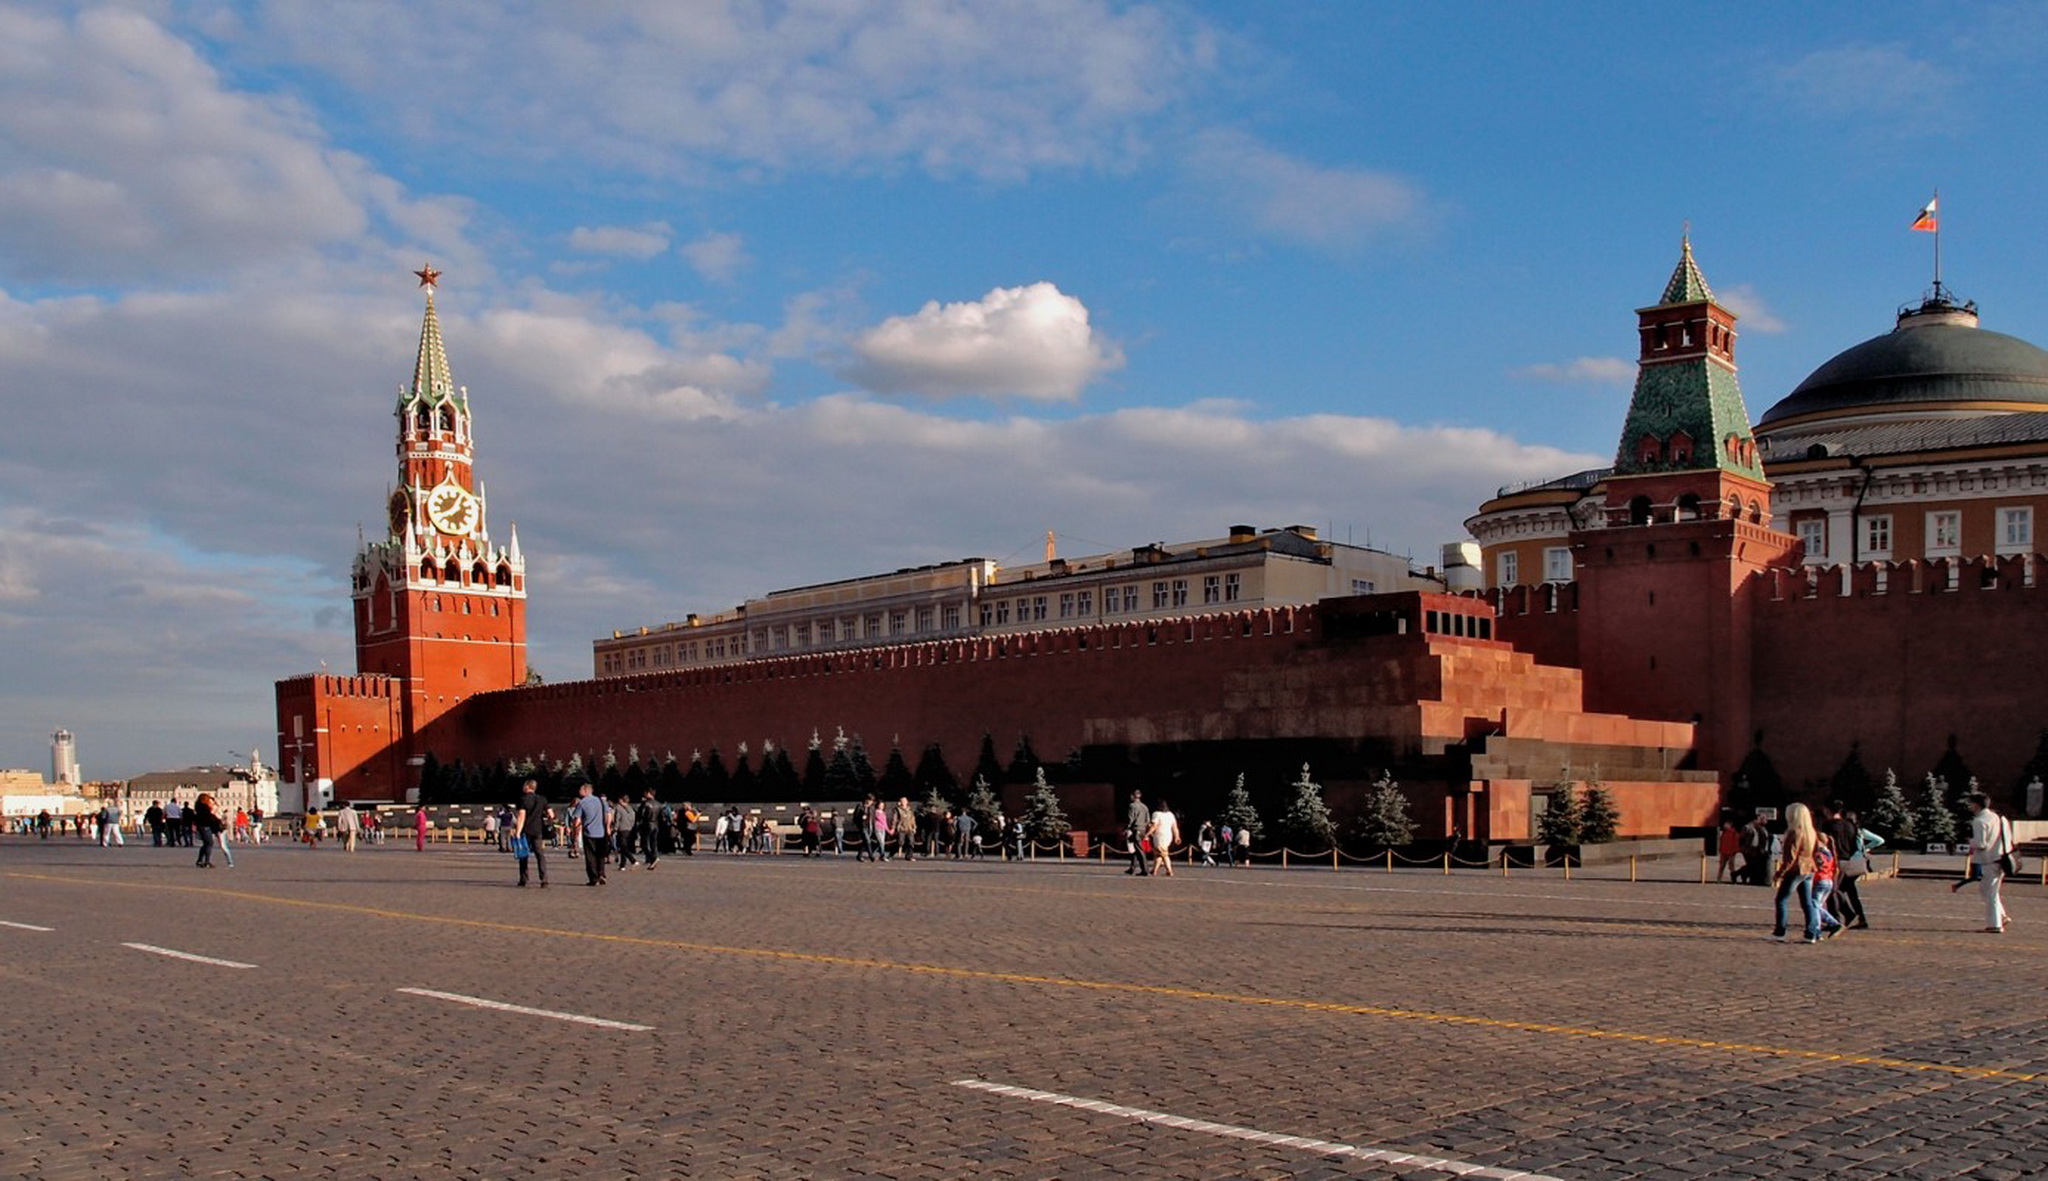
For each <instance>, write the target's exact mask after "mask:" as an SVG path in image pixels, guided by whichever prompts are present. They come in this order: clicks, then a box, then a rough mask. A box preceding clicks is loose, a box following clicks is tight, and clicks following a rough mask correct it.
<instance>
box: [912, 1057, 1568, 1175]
mask: <svg viewBox="0 0 2048 1181" xmlns="http://www.w3.org/2000/svg"><path fill="white" fill-rule="evenodd" d="M953 1085H954V1086H956V1087H966V1088H967V1089H969V1090H972V1091H986V1092H988V1093H989V1094H991V1095H1002V1096H1004V1097H1006V1098H1010V1099H1029V1100H1031V1101H1033V1102H1035V1103H1052V1104H1057V1105H1058V1106H1060V1107H1073V1108H1078V1109H1080V1110H1082V1111H1092V1112H1096V1113H1097V1114H1100V1115H1113V1116H1116V1117H1118V1118H1120V1119H1131V1120H1137V1121H1138V1122H1139V1123H1146V1124H1159V1125H1161V1126H1163V1127H1168V1128H1179V1129H1181V1130H1182V1131H1187V1132H1207V1133H1209V1134H1210V1135H1212V1136H1228V1137H1229V1138H1231V1139H1233V1140H1249V1141H1251V1142H1252V1143H1254V1144H1275V1145H1278V1146H1280V1147H1282V1148H1299V1149H1301V1150H1302V1151H1304V1152H1314V1153H1317V1154H1320V1155H1322V1156H1341V1157H1349V1158H1351V1159H1352V1160H1364V1161H1373V1162H1376V1163H1378V1164H1384V1165H1398V1166H1400V1167H1401V1168H1404V1169H1428V1170H1431V1171H1434V1172H1439V1173H1451V1174H1455V1175H1456V1176H1460V1177H1479V1178H1484V1179H1485V1181H1558V1179H1557V1178H1555V1177H1550V1176H1547V1175H1545V1174H1543V1173H1528V1172H1523V1171H1522V1170H1520V1169H1496V1168H1493V1167H1491V1166H1488V1165H1475V1164H1472V1163H1470V1162H1468V1161H1459V1160H1449V1159H1446V1158H1444V1157H1438V1156H1419V1155H1417V1154H1415V1153H1412V1152H1397V1151H1395V1150H1393V1149H1390V1148H1361V1147H1359V1146H1358V1145H1355V1144H1338V1143H1336V1142H1335V1141H1331V1140H1317V1139H1314V1138H1312V1137H1308V1136H1285V1135H1281V1134H1280V1133H1278V1132H1261V1131H1259V1130H1258V1129H1257V1128H1240V1127H1238V1126H1236V1125H1235V1124H1219V1123H1213V1122H1211V1121H1209V1120H1205V1119H1191V1118H1189V1117H1187V1116H1182V1115H1168V1114H1167V1113H1166V1112H1163V1111H1147V1110H1145V1109H1144V1108H1142V1107H1125V1106H1123V1105H1122V1104H1120V1103H1105V1102H1103V1101H1102V1100H1100V1099H1083V1098H1081V1097H1079V1096H1077V1095H1062V1094H1059V1093H1058V1092H1056V1091H1035V1090H1032V1089H1031V1088H1030V1087H1013V1086H1010V1085H1009V1084H1007V1083H992V1082H988V1081H986V1080H983V1079H978V1078H963V1079H955V1080H954V1082H953Z"/></svg>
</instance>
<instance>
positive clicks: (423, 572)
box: [420, 560, 441, 581]
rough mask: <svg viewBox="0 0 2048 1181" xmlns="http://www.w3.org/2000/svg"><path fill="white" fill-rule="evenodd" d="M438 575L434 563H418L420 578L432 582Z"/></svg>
mask: <svg viewBox="0 0 2048 1181" xmlns="http://www.w3.org/2000/svg"><path fill="white" fill-rule="evenodd" d="M440 575H441V572H440V571H439V570H436V569H434V563H433V562H432V560H428V561H425V562H421V563H420V577H421V578H424V579H427V580H429V581H432V580H433V579H435V578H438V577H440Z"/></svg>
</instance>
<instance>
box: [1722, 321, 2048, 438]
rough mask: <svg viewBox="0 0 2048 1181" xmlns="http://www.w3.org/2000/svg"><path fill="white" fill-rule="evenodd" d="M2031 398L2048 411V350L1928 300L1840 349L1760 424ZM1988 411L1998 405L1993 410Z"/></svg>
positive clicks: (2009, 406) (2007, 405)
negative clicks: (1876, 332) (1882, 331)
mask: <svg viewBox="0 0 2048 1181" xmlns="http://www.w3.org/2000/svg"><path fill="white" fill-rule="evenodd" d="M1973 402H1991V403H2003V404H2005V405H2004V406H2003V409H2004V410H2007V411H2009V410H2011V409H2012V408H2013V407H2012V404H2013V403H2031V404H2032V405H2034V406H2038V407H2040V408H2041V409H2043V410H2048V350H2043V349H2040V348H2038V347H2036V346H2034V345H2031V344H2028V343H2027V342H2026V341H2024V340H2021V339H2019V338H2018V337H2016V336H2007V335H2005V334H2004V333H2002V332H1989V331H1986V330H1985V329H1982V328H1979V327H1977V316H1976V312H1975V308H1974V305H1972V306H1970V307H1963V308H1959V307H1956V306H1954V305H1950V304H1938V305H1937V304H1933V303H1931V302H1930V304H1927V305H1922V306H1921V307H1920V308H1918V309H1914V310H1910V311H1906V312H1902V313H1900V315H1899V326H1898V327H1897V328H1894V329H1893V330H1892V331H1890V332H1887V333H1885V334H1884V335H1883V336H1879V337H1874V338H1872V339H1870V340H1866V341H1864V342H1863V343H1862V344H1859V345H1857V346H1855V347H1854V348H1851V349H1847V350H1844V351H1843V352H1841V353H1839V354H1837V355H1836V356H1835V357H1834V358H1833V359H1832V360H1830V361H1829V362H1828V363H1827V364H1825V365H1822V366H1821V367H1820V368H1818V369H1816V370H1814V371H1813V374H1812V376H1810V377H1808V378H1807V379H1806V380H1805V381H1802V382H1800V383H1799V386H1798V388H1796V389H1794V390H1793V391H1792V392H1791V393H1790V394H1787V395H1786V396H1785V398H1784V400H1782V401H1780V402H1779V403H1778V404H1777V405H1775V406H1773V407H1771V408H1770V409H1769V410H1767V411H1765V412H1764V416H1763V419H1762V421H1761V422H1760V423H1759V424H1758V425H1759V426H1761V427H1769V426H1770V425H1771V424H1772V423H1774V422H1775V423H1781V422H1785V421H1788V420H1792V419H1800V418H1806V417H1808V416H1811V415H1823V416H1826V417H1831V418H1832V417H1836V416H1845V417H1846V416H1849V415H1852V414H1853V415H1858V416H1864V415H1883V414H1884V413H1885V412H1886V409H1887V408H1888V407H1899V408H1903V407H1907V406H1913V407H1917V408H1920V409H1921V410H1922V411H1923V412H1924V411H1925V410H1926V409H1927V408H1928V406H1929V404H1935V405H1939V404H1941V403H1956V404H1964V403H1973ZM1986 412H1987V413H1996V412H1998V411H1994V410H1988V409H1987V411H1986Z"/></svg>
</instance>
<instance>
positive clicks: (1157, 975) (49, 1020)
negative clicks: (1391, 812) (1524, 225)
mask: <svg viewBox="0 0 2048 1181" xmlns="http://www.w3.org/2000/svg"><path fill="white" fill-rule="evenodd" d="M237 858H238V860H239V862H240V864H239V865H238V866H237V867H236V868H234V869H225V868H221V869H214V870H210V871H199V870H195V869H193V868H192V866H191V859H192V854H191V851H189V850H169V849H161V850H160V849H152V848H149V847H147V846H146V845H144V846H141V847H137V846H132V845H131V846H130V847H128V848H126V849H112V850H101V849H97V848H93V847H91V846H87V845H81V844H78V843H76V842H71V841H62V840H58V841H50V842H47V843H46V842H40V841H34V840H24V839H20V838H5V839H0V924H4V925H0V1007H4V1012H5V1015H6V1016H5V1024H4V1026H0V1029H4V1030H5V1031H6V1034H5V1044H4V1053H0V1176H5V1177H25V1178H52V1179H56V1178H123V1177H133V1178H158V1177H178V1176H187V1177H282V1176H317V1177H333V1178H356V1177H362V1178H394V1177H413V1176H436V1177H443V1176H450V1177H479V1178H503V1177H509V1176H514V1175H521V1176H533V1177H555V1176H562V1177H567V1176H577V1177H650V1178H655V1177H681V1176H691V1177H717V1178H725V1177H732V1178H774V1177H789V1178H815V1177H887V1178H922V1177H969V1176H972V1177H997V1178H1004V1177H1015V1178H1031V1177H1097V1176H1112V1175H1115V1176H1127V1177H1189V1178H1195V1177H1201V1178H1208V1177H1265V1178H1274V1177H1289V1178H1320V1177H1382V1176H1393V1175H1402V1176H1415V1177H1447V1176H1454V1175H1457V1171H1458V1170H1469V1169H1472V1168H1485V1169H1488V1170H1492V1172H1489V1173H1486V1174H1481V1175H1487V1176H1505V1175H1510V1174H1514V1173H1517V1172H1527V1173H1534V1174H1539V1175H1546V1176H1553V1177H1561V1178H1608V1177H1762V1176H1777V1175H1793V1176H1806V1177H1820V1176H1854V1177H1894V1176H1897V1177H1930V1178H1931V1177H1955V1176H1968V1177H1984V1178H2004V1177H2021V1176H2031V1175H2039V1174H2044V1173H2048V1023H2044V1020H2043V1013H2044V1004H2043V996H2042V987H2041V979H2042V972H2043V968H2044V967H2048V956H2044V951H2048V902H2044V901H2043V895H2042V893H2041V891H2040V888H2039V887H2038V886H2025V885H2016V886H2014V887H2012V888H2010V889H2009V890H2008V891H2007V893H2008V898H2009V906H2010V908H2011V910H2012V911H2013V912H2014V919H2015V922H2014V925H2013V928H2012V930H2011V931H2010V932H2009V933H2008V934H2006V935H2004V936H1993V935H1985V934H1981V933H1979V932H1978V931H1977V928H1978V926H1980V925H1981V915H1980V913H1979V909H1978V904H1977V900H1976V897H1975V895H1974V894H1973V893H1965V894H1963V895H1960V896H1958V895H1952V894H1951V893H1950V892H1949V891H1948V889H1947V888H1946V886H1944V885H1943V884H1941V883H1939V882H1915V881H1895V882H1880V883H1873V884H1871V885H1870V886H1868V887H1867V888H1866V891H1865V893H1866V897H1867V901H1868V903H1869V906H1870V910H1871V912H1872V915H1873V916H1874V921H1875V923H1876V927H1875V929H1873V930H1870V931H1867V932H1864V931H1859V932H1852V933H1850V934H1848V935H1845V936H1843V937H1842V938H1839V939H1836V940H1833V941H1831V942H1829V943H1825V944H1822V945H1820V946H1817V947H1806V946H1798V945H1778V944H1774V943H1771V942H1768V941H1767V940H1766V938H1765V935H1766V933H1767V932H1768V929H1769V915H1768V902H1769V899H1768V896H1767V895H1766V894H1765V892H1764V891H1762V890H1759V889H1753V888H1748V887H1732V886H1715V885H1697V884H1684V883H1674V882H1661V883H1647V882H1646V883H1636V884H1631V883H1628V882H1626V881H1613V880H1587V879H1584V878H1581V879H1578V880H1574V881H1571V882H1565V881H1563V880H1561V879H1560V878H1558V877H1556V876H1552V875H1539V874H1533V873H1518V874H1517V875H1516V876H1513V877H1508V878H1503V877H1501V876H1499V875H1497V874H1494V875H1488V874H1483V873H1471V874H1461V875H1453V876H1443V875H1441V874H1435V873H1430V872H1427V871H1414V872H1407V873H1397V874H1383V873H1378V872H1373V871H1366V870H1348V869H1347V870H1345V871H1344V872H1341V873H1336V872H1330V871H1328V870H1319V871H1318V870H1302V869H1295V870H1293V871H1289V872H1285V873H1282V872H1280V871H1276V870H1264V869H1262V870H1252V871H1237V872H1232V871H1226V870H1190V869H1186V868H1182V869H1180V870H1179V872H1178V875H1177V876H1176V877H1174V878H1171V879H1163V878H1155V879H1153V880H1151V881H1145V880H1142V879H1133V878H1128V877H1125V876H1123V875H1122V874H1121V873H1120V872H1119V871H1118V868H1117V866H1116V865H1115V863H1111V864H1110V865H1108V866H1102V865H1097V864H1074V863H1064V864H1062V863H1053V862H1037V863H1033V864H1028V865H1017V866H1005V865H1003V864H1002V863H1000V862H975V863H958V862H951V861H944V862H928V863H918V864H910V865H905V864H900V863H898V864H888V865H881V866H874V865H864V864H857V863H855V862H854V861H853V859H852V858H851V857H847V858H843V859H837V860H834V859H831V858H826V859H824V860H821V861H811V862H806V861H803V860H801V859H798V858H780V859H773V860H771V859H764V858H728V857H713V856H698V857H695V858H680V857H674V858H664V859H663V860H662V862H661V864H660V867H659V868H658V869H657V870H655V871H653V872H647V871H644V870H633V871H630V872H619V871H614V873H613V878H612V882H611V884H610V885H608V886H605V887H602V888H600V889H589V888H586V887H584V886H583V885H582V874H581V873H580V872H579V871H578V870H577V869H576V868H575V867H572V866H571V865H569V864H568V863H567V862H566V859H554V862H553V865H554V884H553V886H552V887H551V888H549V889H547V890H539V889H526V890H520V889H516V888H514V887H513V885H512V882H513V878H514V871H513V865H512V862H511V860H510V859H509V858H507V857H504V856H501V855H498V854H495V853H489V852H483V851H480V850H474V849H462V848H447V847H434V848H432V849H430V850H429V851H428V852H426V853H423V854H422V853H416V852H414V851H413V850H412V849H411V848H410V847H409V846H408V847H403V848H389V847H387V848H381V849H375V850H366V851H363V852H359V853H355V854H344V853H341V852H340V851H338V850H335V849H332V848H328V849H321V850H318V851H310V850H306V849H303V848H297V847H292V846H276V845H273V846H266V847H263V848H257V849H242V850H238V851H237ZM35 928H48V929H47V930H38V929H35ZM130 944H143V945H147V946H149V947H154V948H159V949H165V950H170V951H178V952H183V953H187V954H190V955H197V956H203V957H211V958H212V959H214V960H219V961H228V962H231V963H234V964H241V965H249V966H241V967H234V966H227V964H224V963H212V962H202V961H196V960H188V959H177V958H171V957H169V956H166V955H163V954H160V953H159V952H157V951H151V950H145V949H142V948H137V947H133V946H129V945H130ZM401 989H420V990H427V991H430V992H438V993H443V994H454V995H456V996H458V997H473V998H479V999H483V1000H488V1001H495V1002H502V1003H506V1004H510V1005H517V1006H526V1007H528V1008H531V1009H536V1010H546V1011H549V1012H554V1013H566V1014H575V1015H583V1016H590V1017H597V1018H603V1019H609V1020H612V1021H616V1022H622V1023H627V1024H638V1025H645V1026H650V1027H651V1028H650V1029H646V1030H640V1031H635V1030H627V1029H617V1028H608V1027H597V1026H589V1025H584V1024H578V1023H573V1022H568V1021H565V1020H561V1019H558V1018H557V1017H554V1016H548V1015H545V1014H540V1013H527V1012H517V1011H506V1010H502V1009H491V1008H482V1007H478V1006H476V1005H473V1004H470V1003H466V1002H463V1001H459V1000H451V999H446V998H445V997H436V996H427V995H421V994H419V993H413V992H401V991H399V990H401ZM967 1082H972V1083H975V1084H976V1085H974V1086H966V1085H961V1084H962V1083H967ZM1289 1138H1300V1139H1298V1140H1296V1139H1289ZM1338 1146H1348V1151H1343V1150H1340V1148H1339V1147H1338ZM1388 1154H1409V1157H1410V1159H1407V1160H1399V1159H1395V1158H1393V1157H1390V1156H1389V1155H1388Z"/></svg>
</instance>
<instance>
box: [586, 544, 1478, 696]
mask: <svg viewBox="0 0 2048 1181" xmlns="http://www.w3.org/2000/svg"><path fill="white" fill-rule="evenodd" d="M1443 589H1444V582H1443V580H1442V579H1441V578H1439V577H1437V576H1436V575H1435V574H1434V573H1430V572H1418V571H1416V570H1414V569H1413V568H1411V566H1410V565H1409V562H1408V559H1406V558H1404V557H1401V556H1399V555H1396V554H1390V553H1386V552H1384V551H1381V550H1376V549H1372V548H1369V547H1366V546H1358V545H1348V544H1344V543H1340V542H1331V541H1324V540H1321V539H1320V538H1318V537H1317V536H1316V531H1315V530H1314V529H1312V528H1309V527H1308V526H1306V525H1290V526H1288V527H1286V528H1284V529H1267V530H1263V531H1262V530H1258V529H1254V528H1252V527H1251V526H1249V525H1236V526H1233V527H1232V528H1231V529H1230V532H1229V533H1228V535H1227V536H1224V537H1218V538H1213V539H1210V540H1206V541H1188V542H1180V543H1177V544H1173V545H1159V544H1154V545H1146V546H1139V547H1136V548H1134V549H1132V550H1130V551H1128V552H1119V553H1109V554H1096V555H1091V556H1089V557H1083V558H1072V559H1068V558H1060V557H1050V558H1047V559H1046V560H1045V561H1043V562H1037V563H1033V564H1031V565H1025V566H1012V567H1004V566H999V565H998V564H997V563H995V562H994V561H991V560H989V559H987V558H969V559H965V560H963V561H958V562H948V563H944V564H941V565H936V566H921V567H916V568H913V569H905V570H897V571H895V572H893V573H889V574H874V575H868V576H865V577H861V578H849V579H845V580H843V581H839V582H827V583H820V584H818V585H815V586H806V587H798V588H795V589H793V590H783V591H774V592H772V593H770V594H767V595H764V596H763V597H761V598H758V599H749V600H747V602H745V603H744V604H742V605H740V606H739V607H737V608H734V609H733V610H731V611H726V612H721V613H719V614H716V615H709V616H700V615H690V616H688V617H686V618H685V619H683V620H682V621H680V622H676V623H666V624H661V625H659V626H656V627H641V628H638V629H635V630H632V631H617V632H613V633H612V634H611V636H610V637H609V638H606V639H600V640H598V641H597V642H596V643H595V644H594V645H593V649H594V651H593V659H592V663H593V672H594V673H595V674H596V675H597V676H598V677H601V678H602V677H617V676H631V675H633V674H636V673H642V672H649V671H653V670H659V669H666V668H696V667H705V666H711V665H721V664H736V663H738V662H740V661H744V660H758V659H764V658H772V657H779V656H794V655H802V654H805V653H813V652H831V651H835V650H840V649H848V648H874V647H880V646H887V645H892V644H917V643H925V642H927V641H931V640H952V639H961V638H971V637H977V636H1001V635H1017V634H1022V633H1030V632H1043V631H1050V630H1054V629H1058V628H1073V627H1087V626H1093V625H1097V624H1105V623H1109V624H1114V623H1130V622H1142V621H1146V620H1158V619H1171V618H1174V617H1177V616H1187V615H1196V614H1203V613H1215V612H1219V611H1245V610H1256V609H1258V608H1262V607H1283V606H1296V605H1299V604H1303V603H1314V602H1318V601H1320V600H1322V599H1329V598H1342V597H1345V596H1349V595H1370V594H1383V593H1390V592H1393V591H1407V590H1428V591H1441V590H1443Z"/></svg>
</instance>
